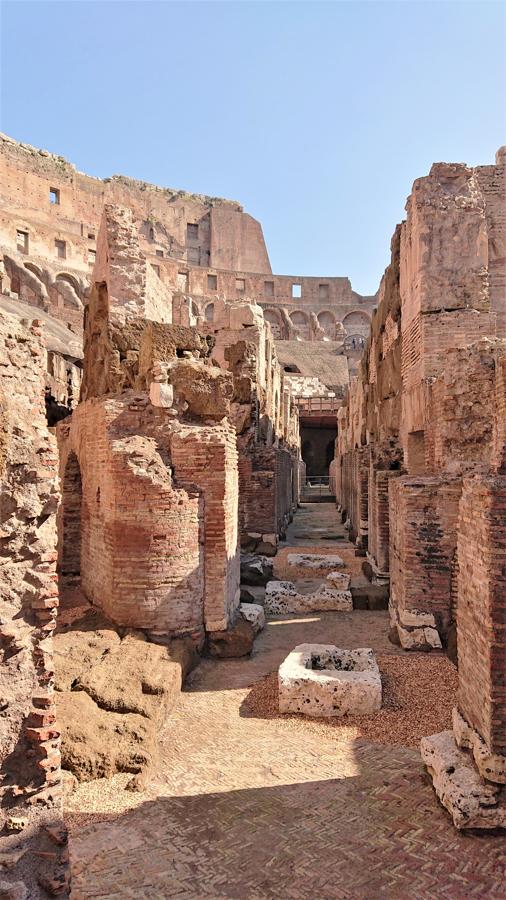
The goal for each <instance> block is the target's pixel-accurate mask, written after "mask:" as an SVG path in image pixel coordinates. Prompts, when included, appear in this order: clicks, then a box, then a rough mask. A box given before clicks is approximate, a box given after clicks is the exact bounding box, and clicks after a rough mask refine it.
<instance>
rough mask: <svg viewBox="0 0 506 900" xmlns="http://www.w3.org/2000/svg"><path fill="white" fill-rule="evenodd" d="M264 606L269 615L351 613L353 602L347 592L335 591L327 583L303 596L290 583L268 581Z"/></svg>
mask: <svg viewBox="0 0 506 900" xmlns="http://www.w3.org/2000/svg"><path fill="white" fill-rule="evenodd" d="M264 606H265V610H266V612H267V613H270V614H271V615H285V614H286V613H304V612H319V611H324V610H332V611H337V612H338V611H341V612H351V610H352V609H353V602H352V598H351V594H350V592H349V591H342V590H336V589H335V588H333V587H332V586H331V585H330V584H328V583H324V584H322V585H320V587H319V588H318V589H317V590H316V591H313V592H312V593H308V594H303V593H300V592H299V591H298V590H297V587H296V586H295V584H294V583H293V582H292V581H269V583H268V585H267V587H266V589H265V601H264Z"/></svg>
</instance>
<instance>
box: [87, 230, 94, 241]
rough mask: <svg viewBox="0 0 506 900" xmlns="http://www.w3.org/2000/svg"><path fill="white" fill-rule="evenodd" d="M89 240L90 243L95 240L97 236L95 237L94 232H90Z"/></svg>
mask: <svg viewBox="0 0 506 900" xmlns="http://www.w3.org/2000/svg"><path fill="white" fill-rule="evenodd" d="M88 240H89V241H94V240H95V235H94V233H93V231H88Z"/></svg>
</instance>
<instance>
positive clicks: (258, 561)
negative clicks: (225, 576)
mask: <svg viewBox="0 0 506 900" xmlns="http://www.w3.org/2000/svg"><path fill="white" fill-rule="evenodd" d="M272 575H273V568H272V562H271V561H270V560H269V559H266V558H265V557H263V556H251V555H249V554H245V553H243V554H241V584H246V585H251V586H253V587H255V586H258V585H261V586H264V585H266V584H267V582H268V581H270V580H271V578H272Z"/></svg>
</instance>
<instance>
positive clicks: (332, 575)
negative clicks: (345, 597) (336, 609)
mask: <svg viewBox="0 0 506 900" xmlns="http://www.w3.org/2000/svg"><path fill="white" fill-rule="evenodd" d="M327 581H328V583H329V584H330V585H331V587H333V588H336V589H337V590H340V591H347V590H348V588H349V587H350V581H351V575H348V574H347V573H346V572H329V574H328V575H327Z"/></svg>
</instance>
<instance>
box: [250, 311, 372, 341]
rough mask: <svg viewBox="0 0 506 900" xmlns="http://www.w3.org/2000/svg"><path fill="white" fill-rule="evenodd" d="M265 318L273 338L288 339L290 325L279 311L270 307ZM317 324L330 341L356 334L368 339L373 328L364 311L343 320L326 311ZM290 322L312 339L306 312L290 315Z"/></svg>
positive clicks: (319, 315)
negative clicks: (288, 326) (345, 335)
mask: <svg viewBox="0 0 506 900" xmlns="http://www.w3.org/2000/svg"><path fill="white" fill-rule="evenodd" d="M264 317H265V320H266V321H267V322H269V323H270V326H271V329H272V333H273V336H274V337H275V338H276V339H277V340H282V339H283V338H285V339H286V338H287V337H288V335H287V334H286V327H287V325H288V323H285V322H284V321H283V316H282V314H281V312H280V310H279V309H276V308H275V307H268V308H267V309H264ZM315 318H316V323H314V324H316V325H317V326H318V327H319V328H320V329H322V331H323V332H324V333H325V336H326V337H327V338H329V339H330V340H335V339H336V338H337V337H338V336H339V337H341V336H343V332H344V334H348V335H349V334H354V335H357V336H362V337H367V335H368V334H369V329H370V327H371V320H370V318H369V316H368V314H367V313H366V312H364V311H363V310H352V311H351V312H349V313H347V315H345V316H344V318H343V319H342V321H341V320H339V319H337V318H336V316H335V314H334V313H333V312H332V311H331V310H328V309H324V310H322V311H321V312H319V313H318V314H317V315H316V316H315ZM288 319H289V322H290V323H291V324H292V325H295V327H296V328H297V329H298V331H299V334H300V336H301V337H302V338H303V339H304V340H310V339H311V330H312V325H311V316H310V314H309V313H307V312H305V311H304V310H301V309H298V310H295V311H294V312H292V313H289V314H288Z"/></svg>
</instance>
